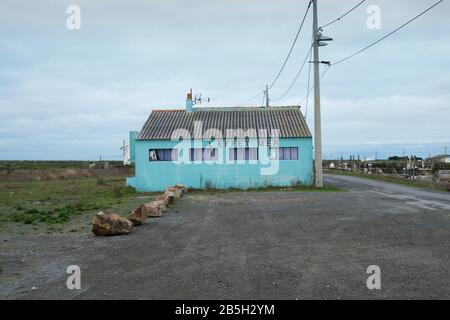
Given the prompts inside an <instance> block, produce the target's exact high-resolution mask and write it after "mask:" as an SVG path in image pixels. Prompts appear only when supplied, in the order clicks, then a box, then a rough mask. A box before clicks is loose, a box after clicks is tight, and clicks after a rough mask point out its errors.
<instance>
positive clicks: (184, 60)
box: [0, 0, 450, 159]
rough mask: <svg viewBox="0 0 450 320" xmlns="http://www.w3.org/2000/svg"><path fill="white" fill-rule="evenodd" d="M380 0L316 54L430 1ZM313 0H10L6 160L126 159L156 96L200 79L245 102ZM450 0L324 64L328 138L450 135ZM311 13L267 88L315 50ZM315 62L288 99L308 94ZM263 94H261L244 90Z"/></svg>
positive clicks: (223, 98) (3, 126)
mask: <svg viewBox="0 0 450 320" xmlns="http://www.w3.org/2000/svg"><path fill="white" fill-rule="evenodd" d="M431 3H432V1H430V4H431ZM69 4H78V5H80V7H81V12H82V28H81V30H80V31H69V30H67V29H66V27H65V25H66V24H65V22H66V18H67V14H66V12H65V10H66V8H67V6H68V5H69ZM353 5H354V1H339V2H338V1H334V0H333V1H331V0H323V1H320V4H319V7H320V16H319V18H320V20H321V21H323V22H325V21H328V20H331V19H333V18H335V17H336V16H337V15H338V14H339V13H341V12H342V13H343V12H345V11H346V10H348V9H349V8H350V7H351V6H353ZM378 5H379V6H380V7H381V9H382V29H381V30H379V31H369V30H368V29H367V28H366V19H367V14H366V12H365V7H364V6H361V8H359V9H358V10H356V11H355V12H354V13H352V14H351V15H349V16H348V17H346V18H345V19H343V20H342V21H341V22H339V23H337V24H335V25H333V26H332V27H330V28H327V29H326V30H325V33H326V34H327V35H330V36H332V37H333V38H334V39H335V41H333V43H331V44H330V45H329V46H328V47H325V48H322V49H321V58H322V59H323V60H330V61H336V60H337V59H339V58H341V57H343V56H345V55H348V54H350V53H352V52H354V51H355V50H358V49H359V48H361V47H363V46H364V45H366V44H368V43H370V42H371V41H374V40H375V39H377V38H379V37H380V36H382V35H384V34H386V33H387V32H389V31H390V30H392V29H393V28H395V27H397V26H398V25H399V24H401V23H403V22H405V21H407V20H408V19H409V18H411V17H412V16H413V15H415V14H417V13H418V12H419V11H421V10H423V9H424V8H425V7H427V6H428V5H429V4H428V1H426V2H423V1H420V2H414V3H412V2H411V1H406V0H401V1H395V2H392V1H387V0H379V1H378ZM305 7H306V1H304V2H302V1H294V0H281V1H277V2H276V3H275V2H269V1H257V0H249V1H245V2H242V1H237V0H232V1H222V0H220V1H219V0H217V1H200V0H195V1H189V2H187V1H181V0H178V1H176V0H164V1H162V0H160V1H157V0H153V1H138V0H132V1H119V0H110V1H106V0H103V1H101V0H97V1H90V0H73V1H72V0H70V1H69V0H64V1H58V3H55V2H54V1H48V0H46V1H39V2H36V1H31V0H14V1H12V0H4V1H2V2H1V4H0V115H1V117H0V147H1V148H0V159H12V158H19V159H22V158H24V159H25V158H26V159H33V158H40V159H43V158H49V159H60V158H61V159H83V158H85V159H96V158H98V156H99V153H100V154H103V155H105V156H104V157H106V155H108V156H111V157H113V158H116V159H118V158H120V155H121V152H120V150H119V147H120V145H121V143H122V139H123V138H126V137H127V132H128V131H129V130H139V129H140V127H141V126H142V124H143V123H144V121H145V119H146V118H147V116H148V114H149V112H150V110H151V109H152V108H180V107H183V105H184V99H185V93H186V91H187V90H188V89H189V88H191V87H192V88H194V90H195V92H199V93H200V92H201V93H203V94H204V96H209V97H211V98H212V102H211V105H214V106H236V105H239V104H241V103H242V102H244V101H245V100H248V98H250V97H251V96H254V95H256V94H257V93H261V92H262V90H263V88H264V86H265V85H266V84H270V82H271V81H272V79H273V78H274V76H275V75H276V74H277V72H278V70H279V68H280V67H281V63H282V62H283V60H284V58H285V56H286V54H287V51H288V49H289V47H290V44H291V42H292V39H293V37H294V35H295V32H296V30H297V28H298V25H299V20H300V19H301V16H302V14H303V11H304V9H305ZM448 9H449V4H448V3H446V2H445V3H444V4H443V5H442V6H441V7H440V8H439V9H437V10H433V11H432V12H430V13H429V14H428V15H426V16H424V17H422V18H421V19H420V20H419V21H417V22H416V23H414V24H412V25H411V26H408V27H407V28H406V29H405V30H404V31H401V32H399V33H398V34H396V35H395V36H393V37H392V38H389V39H387V40H386V41H384V42H383V43H382V44H380V45H379V46H377V47H374V48H372V49H371V50H369V51H367V52H365V53H364V54H361V55H360V56H358V57H355V58H354V59H352V60H350V61H348V62H346V63H344V64H342V65H339V66H336V68H332V69H331V70H330V71H329V72H328V73H327V75H326V77H325V78H324V79H323V81H322V97H323V121H324V122H323V130H324V135H323V136H324V144H325V145H326V146H328V147H333V146H340V145H342V144H350V145H351V144H372V143H376V142H386V143H397V142H399V143H404V142H406V141H417V142H419V141H421V142H420V143H422V142H423V143H432V142H440V141H444V140H446V141H448V140H450V137H449V130H448V126H446V123H449V122H450V114H449V112H448V110H449V109H448V105H449V102H450V101H449V97H448V95H447V91H448V88H449V87H450V76H449V74H448V71H447V70H449V69H450V46H449V45H448V43H450V34H448V33H447V32H446V30H447V28H448V27H449V24H450V21H448V19H447V17H446V12H448ZM310 23H311V20H310V17H309V18H308V20H307V24H306V26H307V27H305V29H304V30H303V32H302V33H301V35H300V39H299V42H298V43H297V46H296V48H295V50H294V53H293V55H292V57H291V59H290V61H289V62H288V64H287V67H286V70H285V72H284V73H283V74H282V76H281V77H280V79H279V81H278V82H277V84H276V85H275V86H274V88H273V89H272V90H271V92H270V95H271V97H272V98H277V97H278V96H280V95H281V94H282V93H283V92H284V90H285V89H286V88H287V87H288V86H289V85H290V83H291V81H292V79H293V78H294V76H295V74H296V73H297V71H298V68H299V66H300V64H301V62H302V60H303V59H304V56H305V54H306V52H307V50H308V45H309V41H310V37H311V29H310ZM307 69H308V68H305V70H304V72H303V74H302V75H301V76H300V78H299V81H298V82H297V83H296V84H295V85H294V87H293V90H292V92H290V94H289V95H288V96H287V97H286V99H284V100H282V101H280V104H286V105H291V104H298V103H299V101H300V100H301V98H302V96H304V94H305V92H306V86H307V71H308V70H307ZM261 95H262V94H261ZM310 98H312V96H311V97H310ZM260 103H261V97H258V98H256V99H254V100H253V101H251V102H249V104H250V105H258V104H260ZM308 122H309V123H310V125H311V124H312V107H311V100H310V105H309V110H308Z"/></svg>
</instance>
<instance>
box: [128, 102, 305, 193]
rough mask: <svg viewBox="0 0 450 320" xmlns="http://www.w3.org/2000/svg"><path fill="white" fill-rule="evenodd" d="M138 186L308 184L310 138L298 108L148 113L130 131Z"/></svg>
mask: <svg viewBox="0 0 450 320" xmlns="http://www.w3.org/2000/svg"><path fill="white" fill-rule="evenodd" d="M130 160H131V162H134V163H135V177H132V178H127V184H128V185H130V186H132V187H134V188H136V189H137V190H138V191H160V190H163V189H165V188H166V187H168V186H171V185H174V184H177V183H181V184H184V185H186V186H188V187H191V188H218V189H225V188H240V189H246V188H254V187H264V186H290V185H292V184H303V185H308V186H309V185H311V184H312V181H313V161H312V137H311V133H310V131H309V129H308V126H307V124H306V121H305V119H304V116H303V114H302V113H301V111H300V107H269V108H195V109H194V108H193V105H192V95H191V94H188V97H187V100H186V109H185V110H179V109H178V110H154V111H152V112H151V114H150V116H149V118H148V119H147V121H146V123H145V124H144V126H143V128H142V130H141V131H140V132H139V133H138V132H136V131H132V132H130Z"/></svg>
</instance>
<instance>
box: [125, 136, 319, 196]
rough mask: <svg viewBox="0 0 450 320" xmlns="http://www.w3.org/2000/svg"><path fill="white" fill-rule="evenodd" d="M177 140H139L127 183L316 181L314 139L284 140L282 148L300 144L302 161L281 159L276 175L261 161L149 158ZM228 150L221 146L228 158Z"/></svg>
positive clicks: (146, 186)
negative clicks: (133, 173) (132, 174)
mask: <svg viewBox="0 0 450 320" xmlns="http://www.w3.org/2000/svg"><path fill="white" fill-rule="evenodd" d="M177 143H178V142H177V141H170V140H151V141H139V140H136V141H135V144H134V146H135V170H136V176H135V177H132V178H127V185H130V186H132V187H134V188H136V190H137V191H162V190H164V189H165V188H167V187H168V186H172V185H175V184H177V183H182V184H184V185H186V186H188V187H190V188H199V189H200V188H205V186H209V187H212V188H217V189H227V188H239V189H248V188H256V187H263V186H268V185H273V186H290V185H292V184H293V183H297V182H298V183H301V184H303V185H308V186H309V185H312V182H313V161H312V139H311V138H298V139H280V140H279V146H280V147H298V150H299V154H298V160H280V161H278V165H279V170H278V172H277V173H276V174H274V175H262V174H261V170H262V168H267V167H269V165H263V164H262V163H260V162H259V161H257V163H256V164H250V163H242V162H238V163H220V164H209V163H190V164H186V163H184V164H175V163H173V162H170V161H169V162H166V161H157V162H155V161H149V150H150V149H169V148H174V147H176V145H177ZM198 143H199V144H200V145H201V146H202V147H206V146H207V142H203V143H202V142H198ZM131 145H132V143H131V142H130V146H131ZM200 145H199V146H200ZM228 149H229V148H223V149H219V150H223V154H222V156H223V157H224V159H226V157H227V156H228V154H227V150H228ZM247 162H248V161H247Z"/></svg>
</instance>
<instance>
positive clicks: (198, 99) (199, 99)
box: [193, 93, 211, 105]
mask: <svg viewBox="0 0 450 320" xmlns="http://www.w3.org/2000/svg"><path fill="white" fill-rule="evenodd" d="M204 99H205V101H206V103H209V102H211V98H209V97H207V98H203V94H202V93H200V94H196V95H195V96H194V101H193V104H194V105H198V104H202V103H203V100H204Z"/></svg>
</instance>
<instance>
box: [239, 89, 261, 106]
mask: <svg viewBox="0 0 450 320" xmlns="http://www.w3.org/2000/svg"><path fill="white" fill-rule="evenodd" d="M260 95H261V92H260V93H258V94H255V95H254V96H253V97H251V98H249V99H247V100H245V102H243V103H241V104H240V106H244V105H246V104H247V103H249V102H250V101H253V100H255V99H256V98H258V97H259V96H260Z"/></svg>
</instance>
